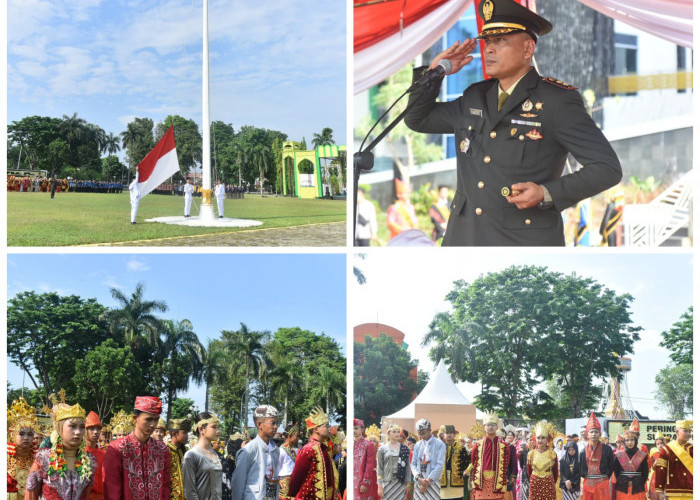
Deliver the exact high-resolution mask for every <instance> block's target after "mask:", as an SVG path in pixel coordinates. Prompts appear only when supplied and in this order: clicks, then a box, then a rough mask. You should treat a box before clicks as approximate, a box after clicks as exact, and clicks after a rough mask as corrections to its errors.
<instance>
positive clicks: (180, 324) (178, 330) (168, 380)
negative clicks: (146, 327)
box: [160, 319, 205, 420]
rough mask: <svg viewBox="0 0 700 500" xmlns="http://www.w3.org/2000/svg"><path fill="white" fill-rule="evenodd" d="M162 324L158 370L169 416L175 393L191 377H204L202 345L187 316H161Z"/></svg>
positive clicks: (182, 388) (180, 389)
mask: <svg viewBox="0 0 700 500" xmlns="http://www.w3.org/2000/svg"><path fill="white" fill-rule="evenodd" d="M161 325H162V327H161V353H162V361H161V365H160V374H161V376H162V383H163V387H162V392H164V393H165V402H166V405H167V406H168V414H167V419H168V420H170V415H171V407H172V402H173V401H174V400H175V398H176V396H177V393H178V392H180V391H186V390H187V389H188V387H189V385H190V381H194V382H197V383H199V382H202V381H203V379H204V374H205V371H204V356H205V349H204V346H203V345H202V344H201V342H200V341H199V337H197V334H196V333H195V332H194V331H193V330H192V328H193V326H192V322H191V321H190V320H188V319H183V320H181V321H173V320H163V321H161Z"/></svg>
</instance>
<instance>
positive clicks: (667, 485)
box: [654, 420, 693, 500]
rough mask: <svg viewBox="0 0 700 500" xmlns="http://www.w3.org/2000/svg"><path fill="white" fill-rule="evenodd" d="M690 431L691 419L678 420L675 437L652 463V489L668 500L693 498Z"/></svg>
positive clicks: (691, 426) (691, 429)
mask: <svg viewBox="0 0 700 500" xmlns="http://www.w3.org/2000/svg"><path fill="white" fill-rule="evenodd" d="M692 433H693V421H692V420H678V421H677V422H676V439H674V440H673V441H670V442H669V443H668V444H667V445H666V446H664V448H663V449H662V450H661V452H660V453H659V458H657V459H656V462H655V463H654V476H655V483H654V490H655V491H656V492H657V493H660V494H666V498H667V499H669V500H685V499H688V500H690V499H691V498H693V444H692V443H691V442H690V437H691V435H692Z"/></svg>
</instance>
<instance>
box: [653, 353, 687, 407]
mask: <svg viewBox="0 0 700 500" xmlns="http://www.w3.org/2000/svg"><path fill="white" fill-rule="evenodd" d="M655 380H656V391H657V392H656V398H657V400H658V401H659V403H660V404H661V406H663V407H665V408H666V409H667V410H668V412H669V416H670V417H671V419H672V420H682V419H684V418H685V417H686V415H691V414H692V413H693V365H691V364H686V363H683V364H679V365H675V366H673V365H669V366H667V367H666V368H664V369H662V370H661V371H660V372H659V373H658V374H657V375H656V379H655Z"/></svg>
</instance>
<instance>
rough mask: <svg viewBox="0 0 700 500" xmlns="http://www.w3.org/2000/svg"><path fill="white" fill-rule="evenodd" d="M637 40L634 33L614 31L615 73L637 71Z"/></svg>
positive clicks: (621, 73)
mask: <svg viewBox="0 0 700 500" xmlns="http://www.w3.org/2000/svg"><path fill="white" fill-rule="evenodd" d="M637 51H638V42H637V36H636V35H625V34H622V33H615V74H616V75H629V74H635V73H637Z"/></svg>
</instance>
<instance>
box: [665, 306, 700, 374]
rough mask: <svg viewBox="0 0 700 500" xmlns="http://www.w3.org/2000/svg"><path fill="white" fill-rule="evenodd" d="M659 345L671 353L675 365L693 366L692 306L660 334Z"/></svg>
mask: <svg viewBox="0 0 700 500" xmlns="http://www.w3.org/2000/svg"><path fill="white" fill-rule="evenodd" d="M661 336H662V337H663V338H664V340H663V341H662V342H661V345H662V346H663V347H665V348H666V349H668V350H669V351H671V359H672V360H673V362H674V363H677V364H679V365H680V364H687V365H691V366H692V365H693V306H690V307H689V308H688V310H687V311H686V312H684V313H683V314H682V315H681V317H680V319H679V320H678V321H676V322H675V323H674V324H673V326H672V327H671V328H669V329H668V331H665V332H661Z"/></svg>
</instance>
